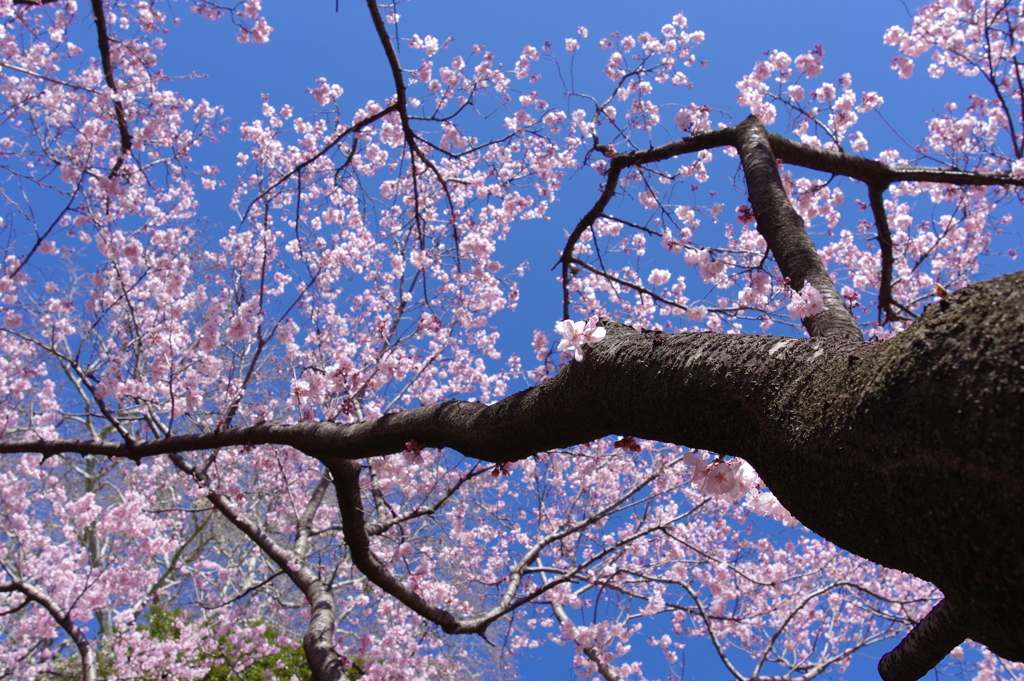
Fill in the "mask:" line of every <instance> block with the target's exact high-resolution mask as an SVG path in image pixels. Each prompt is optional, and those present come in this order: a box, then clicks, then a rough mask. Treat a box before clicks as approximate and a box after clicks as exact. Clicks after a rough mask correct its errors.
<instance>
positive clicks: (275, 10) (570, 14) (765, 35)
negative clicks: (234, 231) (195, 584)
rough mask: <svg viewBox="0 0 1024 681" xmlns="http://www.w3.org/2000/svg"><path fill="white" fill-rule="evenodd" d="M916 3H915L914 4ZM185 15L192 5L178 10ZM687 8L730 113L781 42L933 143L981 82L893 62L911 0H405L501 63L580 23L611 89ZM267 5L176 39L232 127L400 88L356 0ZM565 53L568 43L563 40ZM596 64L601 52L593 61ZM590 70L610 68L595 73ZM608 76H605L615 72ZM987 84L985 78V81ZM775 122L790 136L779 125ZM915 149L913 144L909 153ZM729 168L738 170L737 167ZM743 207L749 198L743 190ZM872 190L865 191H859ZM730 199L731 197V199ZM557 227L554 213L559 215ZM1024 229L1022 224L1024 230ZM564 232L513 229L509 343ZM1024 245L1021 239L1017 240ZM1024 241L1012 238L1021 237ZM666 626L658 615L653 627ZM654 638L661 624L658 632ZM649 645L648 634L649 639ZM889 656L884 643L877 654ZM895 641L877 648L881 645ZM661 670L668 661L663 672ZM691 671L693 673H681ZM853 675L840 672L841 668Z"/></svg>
mask: <svg viewBox="0 0 1024 681" xmlns="http://www.w3.org/2000/svg"><path fill="white" fill-rule="evenodd" d="M911 6H913V5H911ZM174 7H175V9H176V11H179V12H180V11H183V10H184V7H183V6H180V5H177V6H174ZM679 11H682V12H683V13H684V14H686V16H687V17H688V18H689V22H690V25H689V28H690V30H694V29H699V30H703V31H705V33H706V41H705V43H704V44H703V45H702V46H700V47H699V48H698V52H697V55H698V58H699V59H702V60H706V61H707V66H706V67H704V68H699V67H698V68H694V69H691V70H690V74H689V75H690V76H691V78H692V80H693V83H694V87H693V89H692V90H691V91H689V92H687V93H686V94H685V95H681V96H682V97H685V99H686V100H687V101H689V100H693V101H696V102H701V103H706V104H709V105H711V106H713V107H715V108H717V109H721V110H726V111H730V112H731V115H732V118H733V120H740V119H742V118H743V117H745V116H746V113H747V112H746V111H745V110H742V109H740V108H739V107H738V106H736V104H735V96H736V89H735V82H736V81H737V80H738V79H739V78H740V77H742V76H743V75H744V74H746V73H748V72H749V71H750V69H751V67H752V65H753V63H754V62H755V61H756V60H758V59H760V58H762V55H763V54H764V53H765V52H768V51H770V50H772V49H780V50H784V51H786V52H789V54H790V55H794V56H795V55H796V54H799V53H801V52H805V51H807V50H808V49H810V48H812V47H814V46H815V45H817V44H822V45H823V46H824V48H825V69H826V71H825V77H826V79H827V80H832V81H833V82H834V81H835V79H836V78H837V77H838V76H839V75H840V74H842V73H844V72H847V71H848V72H850V73H852V74H853V78H854V88H855V89H856V90H858V91H860V90H877V91H879V92H880V93H881V94H882V95H883V96H884V97H885V101H886V103H885V105H884V106H883V107H882V110H881V112H882V114H883V115H884V116H885V119H886V120H887V121H888V123H889V124H891V125H892V126H893V127H894V128H895V129H897V130H899V131H900V132H901V133H902V134H903V135H904V136H905V137H906V138H907V139H908V140H909V141H911V142H916V141H917V140H919V139H920V138H921V137H922V135H923V133H924V131H925V129H924V125H923V122H924V120H925V119H926V118H927V117H928V116H929V115H931V114H934V113H935V112H938V111H940V110H941V109H942V106H943V104H944V103H945V102H946V101H949V100H952V99H958V100H961V101H962V98H963V95H964V94H965V93H966V92H967V91H968V90H969V89H970V88H971V87H972V85H973V84H972V83H971V82H969V81H959V80H956V79H954V78H952V77H947V78H944V79H941V80H937V81H936V80H931V79H929V78H928V77H927V76H926V75H925V74H924V73H919V74H918V75H917V76H915V77H914V78H913V79H911V80H909V81H901V80H899V79H898V78H897V76H896V73H895V72H894V71H892V70H891V69H890V68H889V59H890V58H891V57H892V56H894V50H893V49H892V48H890V47H887V46H885V45H884V44H883V43H882V34H883V31H884V30H885V29H886V28H888V27H889V26H891V25H893V24H902V25H904V26H907V27H909V24H910V13H909V12H908V9H907V6H905V5H904V4H903V3H902V2H899V1H898V0H861V1H860V2H857V3H839V2H821V1H820V0H757V1H755V0H717V1H716V2H713V3H712V2H707V1H706V0H704V1H700V2H698V1H690V0H683V1H680V2H663V1H661V0H656V1H647V2H632V3H629V2H622V1H621V0H620V1H618V2H610V1H608V0H587V1H585V2H584V1H581V0H563V1H558V0H520V1H519V2H516V3H510V2H496V1H493V0H411V1H410V2H406V3H404V4H402V5H401V6H400V13H401V14H402V22H401V33H402V35H403V36H410V35H411V34H413V33H419V34H420V35H424V34H433V35H435V36H437V37H439V38H444V37H448V36H451V37H453V38H454V42H453V44H452V48H451V53H453V54H454V53H468V52H469V51H470V48H471V46H472V45H473V44H482V45H484V46H486V47H487V49H489V50H491V51H493V52H495V53H496V54H497V55H498V57H499V60H500V61H502V62H504V63H505V64H506V65H509V66H510V65H511V64H512V63H513V62H514V61H515V60H516V58H517V57H518V55H519V53H520V51H521V49H522V47H523V46H524V45H526V44H533V45H541V44H543V43H544V41H550V42H551V43H552V44H553V45H555V46H556V47H559V46H561V45H562V44H563V39H564V38H567V37H576V35H577V33H576V29H577V27H578V26H586V27H587V28H588V29H589V31H590V40H589V41H586V42H584V44H583V48H582V49H581V50H580V52H579V53H577V57H576V59H577V65H578V69H579V71H578V72H579V74H580V77H581V80H580V81H579V83H578V87H579V88H580V89H585V86H586V84H588V83H591V82H593V83H600V85H595V87H603V88H605V89H604V90H602V91H601V93H604V92H605V91H606V90H607V81H606V80H603V77H601V76H600V75H599V70H600V67H601V66H602V65H603V62H604V59H603V58H602V57H601V56H599V55H597V54H596V53H597V46H596V39H597V38H599V37H602V36H604V35H607V34H608V33H610V32H612V31H619V32H621V33H623V34H634V35H635V34H637V33H640V32H642V31H645V30H646V31H652V32H654V31H657V30H658V29H659V28H660V27H661V26H662V25H663V24H665V23H667V22H668V21H669V20H670V19H671V17H672V15H673V14H675V13H677V12H679ZM265 12H266V15H267V17H268V20H269V22H270V24H271V25H272V26H273V27H274V28H275V32H274V33H273V35H272V37H271V41H270V43H269V44H267V45H263V46H254V45H240V44H238V43H237V42H236V41H235V39H234V32H235V31H234V27H232V26H231V25H230V24H229V23H227V22H216V23H210V22H206V21H204V20H201V19H198V18H195V17H192V16H190V15H187V14H183V15H182V22H183V25H182V30H181V31H180V32H175V33H173V34H172V35H171V36H169V38H168V48H167V52H166V55H167V56H166V59H165V61H164V63H163V68H164V70H165V72H167V73H168V74H169V75H185V74H188V73H191V72H196V73H198V74H206V76H205V77H204V78H201V79H195V80H191V81H179V82H178V83H177V84H176V85H175V86H176V87H179V88H180V89H181V90H182V91H184V92H185V93H187V94H189V96H192V97H195V98H198V97H206V98H208V99H210V100H211V101H213V102H214V103H217V104H222V105H224V106H225V107H226V114H227V116H228V117H229V118H230V119H231V125H232V129H233V130H234V131H237V128H238V124H239V123H241V122H242V121H246V120H252V119H254V118H257V117H258V116H259V112H260V107H261V105H262V100H261V94H263V93H269V94H271V96H272V103H273V104H274V105H276V106H280V105H281V104H284V103H291V104H295V105H296V106H297V108H298V110H299V111H300V112H301V111H303V110H304V109H306V108H307V107H308V106H309V105H310V103H311V99H310V98H309V96H308V95H306V94H305V93H306V90H307V89H308V88H310V87H312V86H313V85H314V82H315V80H316V78H318V77H321V76H323V77H325V78H327V80H328V81H329V82H332V83H338V84H340V85H342V86H343V87H344V88H345V95H344V97H343V98H342V100H340V104H341V105H342V107H343V108H345V107H347V108H348V109H349V110H354V109H355V108H357V107H359V106H361V105H362V104H364V103H365V102H366V101H367V100H368V99H375V100H377V101H383V100H384V99H385V98H386V97H388V96H389V95H390V94H391V93H392V90H391V84H390V83H391V80H390V74H389V72H388V71H387V68H386V62H385V59H384V55H383V52H382V50H381V48H380V46H379V44H377V42H376V38H375V36H374V34H373V32H372V27H371V25H370V21H369V18H368V15H367V11H366V8H365V5H364V4H363V3H362V2H356V1H355V0H340V1H339V7H338V10H337V11H335V2H334V1H333V0H316V1H315V2H314V1H313V0H265ZM559 53H560V54H562V55H564V52H561V50H560V47H559ZM404 54H405V55H406V57H407V59H408V61H407V62H406V64H405V65H406V66H414V65H416V64H417V63H418V61H419V58H420V54H419V53H415V54H414V53H412V52H410V51H408V50H406V51H405V53H404ZM588 57H589V58H590V59H592V60H593V61H590V59H588ZM586 73H593V74H597V75H595V76H593V78H594V80H592V81H591V80H588V79H587V78H588V77H589V76H587V75H586ZM602 81H603V82H602ZM978 85H979V86H980V83H979V84H978ZM861 127H862V129H864V131H865V133H866V134H868V137H869V139H870V140H871V141H872V151H873V152H875V151H878V150H881V149H883V148H885V147H886V146H897V145H898V144H899V142H898V140H897V139H896V138H895V137H893V136H892V135H891V134H890V133H889V132H888V129H887V127H886V124H885V122H883V121H882V120H881V119H878V118H874V117H872V118H871V119H870V120H867V121H865V122H864V125H863V126H861ZM773 131H775V132H785V130H784V129H783V126H781V125H777V126H776V127H775V128H774V129H773ZM222 141H223V143H222V144H221V145H217V146H216V147H210V148H207V149H205V150H203V151H202V152H201V156H200V158H198V159H197V160H199V161H200V162H202V163H209V162H213V163H217V164H218V165H219V166H220V167H221V170H222V175H221V177H222V178H223V179H227V180H229V182H230V180H231V177H230V171H231V170H232V169H233V167H234V165H233V164H234V156H235V154H236V153H237V152H238V151H240V150H242V149H244V147H243V146H242V145H241V143H240V142H238V141H237V137H235V136H233V135H226V136H224V137H223V140H222ZM902 151H904V153H907V154H908V155H909V150H907V149H906V148H905V147H904V148H903V149H902ZM716 165H717V170H718V171H719V172H722V171H723V170H726V167H725V166H724V165H718V163H717V162H716ZM733 172H734V169H732V170H726V172H722V175H723V177H722V178H721V179H720V180H719V181H720V182H722V184H723V186H724V187H726V188H727V189H728V190H729V191H734V190H733V189H732V188H731V180H732V173H733ZM592 191H593V187H592V186H591V185H587V186H586V187H583V188H579V189H574V188H569V189H567V191H566V193H565V194H564V195H563V197H562V200H561V202H560V203H559V204H558V205H556V206H555V207H554V209H553V211H552V213H551V216H552V223H554V224H555V225H560V226H561V225H564V226H565V227H567V228H568V227H570V226H571V225H573V224H575V222H576V220H578V218H579V216H580V215H581V214H582V212H584V211H585V210H586V208H587V204H586V200H587V197H588V196H593V194H592ZM228 192H229V190H222V191H218V192H217V193H215V194H207V193H203V194H201V195H200V199H201V200H203V201H205V204H204V205H205V207H206V211H205V216H206V217H207V218H208V219H209V220H211V221H212V222H213V223H218V222H219V223H221V224H231V223H232V220H233V218H232V215H231V213H230V212H229V211H228V210H227V207H226V203H227V198H228ZM732 196H735V197H736V198H735V199H729V198H727V199H726V200H727V201H729V200H732V201H733V203H736V202H739V201H741V200H742V199H741V198H740V197H739V195H735V194H733V195H732ZM854 198H862V199H863V198H866V197H864V196H851V195H849V194H848V200H852V199H854ZM727 205H729V204H727ZM548 224H551V223H548ZM1011 229H1012V230H1014V231H1016V230H1017V228H1011ZM561 233H562V230H561V229H557V230H552V229H548V228H547V227H546V226H545V225H543V224H528V225H524V226H523V228H522V229H521V230H519V231H518V232H517V233H516V234H514V235H513V237H512V238H510V240H509V243H508V244H507V249H508V251H507V252H508V255H506V256H505V258H504V259H503V262H506V263H507V264H510V265H514V264H517V263H518V261H519V260H521V259H523V258H528V259H529V260H530V261H531V271H530V273H529V274H528V276H527V278H526V280H525V281H524V282H523V287H522V299H521V303H520V306H519V311H518V312H516V313H514V314H515V316H514V317H510V316H507V315H506V313H502V316H499V318H498V319H497V320H496V321H497V322H498V323H499V324H500V325H501V326H500V328H501V331H502V335H503V338H502V344H503V345H504V347H503V350H505V351H506V352H509V351H514V352H517V353H519V354H520V355H523V356H529V354H530V347H529V343H530V339H531V335H532V331H533V329H534V328H537V327H540V328H543V329H545V330H548V331H549V332H550V330H551V328H552V325H553V324H554V322H555V321H556V320H557V319H558V318H559V317H560V292H559V286H558V284H557V282H556V281H555V279H554V277H555V273H554V272H551V271H549V268H550V267H551V265H552V264H553V263H554V261H555V259H556V257H557V249H558V246H559V241H560V235H561ZM1012 238H1014V239H1017V241H1019V238H1018V237H1015V236H1014V237H1012ZM1014 245H1016V246H1017V247H1019V243H1017V244H1010V246H1014ZM1011 267H1012V264H1010V263H1008V262H1005V261H1003V263H1002V264H996V265H993V266H992V267H990V268H988V270H987V271H985V272H984V273H983V276H991V275H994V274H997V273H999V272H1000V271H1005V270H1006V269H1009V268H1011ZM654 627H656V624H654V623H652V628H654ZM646 633H647V634H654V633H655V632H654V631H650V632H646ZM644 647H646V645H645V644H644V643H643V642H641V641H637V642H636V646H635V649H640V648H644ZM872 652H875V651H872ZM881 652H884V650H882V651H877V654H880V653H881ZM709 653H710V646H709V645H708V644H707V643H706V642H694V643H693V644H692V646H691V647H688V650H687V656H686V667H685V672H684V678H687V679H690V678H693V679H705V678H725V676H726V675H727V672H726V670H725V669H724V668H723V667H722V666H721V665H720V664H717V663H716V662H715V661H714V660H713V659H710V657H709ZM570 660H571V650H570V649H569V648H568V647H556V646H551V645H548V646H545V647H544V648H543V649H542V653H541V654H539V655H538V661H537V662H536V663H532V662H529V661H527V662H526V663H525V664H524V666H523V676H524V678H543V679H556V680H557V679H565V680H566V681H568V680H569V679H573V678H577V677H576V676H575V672H574V671H573V670H572V668H571V664H570ZM875 663H876V660H873V659H870V657H868V656H864V657H862V658H861V659H860V661H858V662H855V664H854V666H853V667H852V668H851V669H850V670H849V671H848V672H847V673H845V674H843V675H842V676H843V678H846V679H861V678H863V679H875V678H877V676H876V675H875V672H874V665H875ZM649 664H650V665H651V669H650V671H649V673H651V674H652V675H657V674H659V673H667V671H668V670H667V669H665V668H664V665H663V663H662V659H661V656H660V655H658V654H655V655H654V656H652V658H651V660H650V662H649ZM658 669H663V670H664V671H662V672H658V671H657V670H658ZM674 671H676V672H677V673H678V672H679V669H678V668H676V669H674ZM839 676H840V675H838V674H833V675H832V678H838V677H839Z"/></svg>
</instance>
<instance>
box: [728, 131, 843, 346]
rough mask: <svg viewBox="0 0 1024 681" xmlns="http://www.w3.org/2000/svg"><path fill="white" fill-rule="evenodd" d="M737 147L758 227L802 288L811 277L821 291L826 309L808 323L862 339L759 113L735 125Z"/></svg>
mask: <svg viewBox="0 0 1024 681" xmlns="http://www.w3.org/2000/svg"><path fill="white" fill-rule="evenodd" d="M736 138H737V143H736V145H735V146H736V149H737V150H738V151H739V154H740V161H741V162H742V163H743V173H744V175H745V176H746V179H747V194H748V195H749V197H750V206H751V208H753V210H754V217H756V218H757V231H758V232H760V233H761V235H762V236H763V237H764V239H765V241H766V242H767V243H768V248H770V249H771V251H772V254H774V255H775V260H776V261H777V262H778V263H779V269H780V270H781V271H782V274H783V276H785V277H787V278H788V279H789V280H790V285H791V286H792V287H793V288H794V289H796V290H797V291H799V290H801V289H802V288H803V286H804V282H810V283H811V284H812V285H813V286H814V288H816V289H818V291H820V292H821V298H822V301H823V302H824V303H825V311H824V312H822V313H821V314H817V315H814V316H813V317H807V318H805V319H804V320H803V321H804V327H805V328H806V329H807V333H809V334H810V335H811V337H812V338H828V337H833V338H848V339H850V340H860V339H861V338H863V335H862V334H861V330H860V326H859V325H858V324H857V320H856V319H854V318H853V315H852V314H850V311H849V310H847V309H846V306H845V305H843V299H842V298H841V297H840V295H839V292H838V291H836V287H835V284H833V283H832V278H831V277H830V276H829V274H828V270H826V269H825V265H823V264H822V262H821V258H819V257H818V250H817V249H816V248H815V247H814V242H813V241H811V237H810V236H809V235H808V234H807V228H806V226H805V225H804V221H803V218H801V217H800V215H799V213H797V212H796V209H795V208H793V204H791V203H790V202H789V197H788V196H787V195H786V189H785V187H783V186H782V178H781V177H780V176H779V167H778V164H777V163H776V161H775V156H774V155H773V154H772V149H771V145H770V144H769V142H768V131H767V130H765V129H764V126H763V125H762V124H761V121H760V120H758V119H757V117H756V116H750V117H749V118H747V119H746V120H745V121H743V122H742V123H740V124H739V125H737V126H736Z"/></svg>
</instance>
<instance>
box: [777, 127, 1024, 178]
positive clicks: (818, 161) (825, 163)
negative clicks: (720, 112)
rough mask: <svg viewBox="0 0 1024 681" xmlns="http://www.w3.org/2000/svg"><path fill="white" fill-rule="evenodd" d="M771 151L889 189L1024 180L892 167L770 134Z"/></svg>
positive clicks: (788, 160) (787, 160)
mask: <svg viewBox="0 0 1024 681" xmlns="http://www.w3.org/2000/svg"><path fill="white" fill-rule="evenodd" d="M768 141H769V142H770V143H771V147H772V152H774V154H775V156H776V157H777V158H778V159H779V160H780V161H783V162H784V163H791V164H793V165H798V166H801V167H803V168H808V169H810V170H818V171H821V172H823V173H829V174H832V175H845V176H846V177H851V178H853V179H855V180H860V181H861V182H863V183H864V184H866V185H869V186H872V185H879V186H882V187H888V186H889V185H890V184H892V183H894V182H939V183H942V184H955V185H960V186H965V187H969V186H991V185H1010V186H1015V187H1024V178H1019V177H1013V176H1012V175H1008V174H1005V173H980V172H973V171H967V170H959V169H957V168H927V167H923V166H899V165H889V164H887V163H882V162H881V161H874V160H871V159H868V158H864V157H863V156H857V155H856V154H849V153H846V152H844V151H838V150H833V149H821V148H816V147H809V146H807V145H806V144H801V143H800V142H797V141H795V140H791V139H788V138H786V137H783V136H782V135H777V134H775V133H769V134H768Z"/></svg>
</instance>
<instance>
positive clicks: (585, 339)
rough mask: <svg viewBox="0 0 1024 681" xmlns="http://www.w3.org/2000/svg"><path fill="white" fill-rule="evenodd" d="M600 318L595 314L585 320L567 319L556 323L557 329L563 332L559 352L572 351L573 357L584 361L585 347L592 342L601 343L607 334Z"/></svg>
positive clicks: (578, 360)
mask: <svg viewBox="0 0 1024 681" xmlns="http://www.w3.org/2000/svg"><path fill="white" fill-rule="evenodd" d="M599 323H600V319H599V318H598V317H597V316H596V315H594V316H592V317H591V318H590V319H588V320H587V321H585V322H582V321H580V322H574V321H573V320H571V319H565V320H562V321H560V322H558V323H557V324H555V331H557V332H558V333H560V334H562V340H560V341H559V342H558V351H559V352H572V353H573V359H575V360H576V361H577V362H582V361H583V347H584V346H585V345H589V344H591V343H599V342H600V341H601V339H603V338H604V336H605V333H606V332H605V330H604V328H603V327H601V326H599Z"/></svg>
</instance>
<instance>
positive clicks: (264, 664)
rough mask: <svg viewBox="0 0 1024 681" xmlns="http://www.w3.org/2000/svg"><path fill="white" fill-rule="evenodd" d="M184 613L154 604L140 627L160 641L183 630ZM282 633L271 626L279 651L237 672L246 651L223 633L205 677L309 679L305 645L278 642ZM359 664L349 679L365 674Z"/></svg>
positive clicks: (221, 680) (227, 680) (219, 680)
mask: <svg viewBox="0 0 1024 681" xmlns="http://www.w3.org/2000/svg"><path fill="white" fill-rule="evenodd" d="M180 617H181V610H178V609H174V610H168V609H165V608H161V607H160V606H152V607H150V608H149V611H148V613H147V617H146V624H145V625H144V626H142V627H140V628H141V629H144V630H146V631H148V632H149V635H150V636H152V637H153V638H155V639H157V640H159V641H167V640H169V639H177V638H178V637H179V636H180V635H181V631H180V630H179V629H178V628H177V627H176V626H175V622H176V621H177V620H178V619H179V618H180ZM259 625H260V623H259V622H247V623H244V624H242V625H241V626H251V627H256V626H259ZM279 635H280V634H279V633H278V631H277V630H276V629H273V628H270V627H267V628H266V629H265V630H264V632H263V637H264V638H265V639H266V640H267V642H268V643H270V644H272V646H273V647H275V648H278V651H277V652H276V653H272V654H270V655H263V656H262V657H259V658H257V659H255V660H253V661H252V662H251V663H250V664H249V665H247V666H246V667H245V668H244V669H242V670H241V671H240V672H237V673H236V672H233V671H232V667H233V666H234V665H235V664H236V662H237V660H238V659H239V658H241V657H243V654H242V653H241V651H239V650H238V649H237V646H235V645H233V644H232V643H230V642H229V641H228V637H227V636H220V637H219V638H218V639H217V647H216V650H215V651H213V652H211V653H209V654H207V655H205V656H204V657H205V658H206V660H207V662H208V663H216V664H214V666H213V667H212V668H211V669H210V671H209V672H207V674H206V676H204V677H203V681H239V680H240V679H241V681H291V679H292V678H293V677H294V678H296V679H298V680H299V681H309V679H310V678H311V677H312V672H311V671H310V669H309V665H307V664H306V654H305V653H304V652H303V650H302V647H301V646H294V647H292V646H278V644H277V643H276V641H277V639H278V636H279ZM358 666H359V665H356V666H355V667H353V668H352V669H350V670H349V671H348V676H349V679H351V680H352V681H356V679H358V678H359V677H360V676H362V674H361V673H359V672H357V671H356V668H357V667H358Z"/></svg>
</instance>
